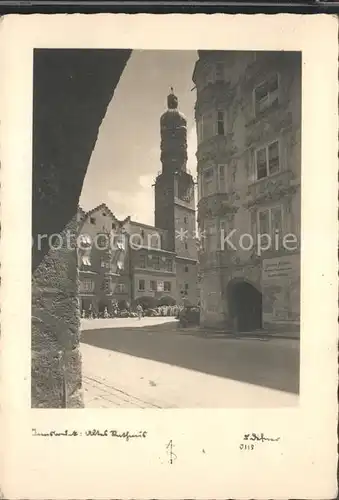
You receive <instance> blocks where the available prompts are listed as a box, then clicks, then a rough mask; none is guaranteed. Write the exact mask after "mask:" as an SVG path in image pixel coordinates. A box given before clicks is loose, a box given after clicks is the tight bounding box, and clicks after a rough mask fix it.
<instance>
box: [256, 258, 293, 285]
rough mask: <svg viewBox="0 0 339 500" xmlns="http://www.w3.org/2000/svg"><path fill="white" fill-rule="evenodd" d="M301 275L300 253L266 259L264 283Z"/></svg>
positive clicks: (263, 268) (263, 270)
mask: <svg viewBox="0 0 339 500" xmlns="http://www.w3.org/2000/svg"><path fill="white" fill-rule="evenodd" d="M299 275H300V255H299V254H293V255H285V256H283V257H276V258H274V259H264V260H263V267H262V283H263V285H265V284H269V283H272V282H277V283H279V282H281V281H284V280H293V279H295V278H296V277H298V276H299Z"/></svg>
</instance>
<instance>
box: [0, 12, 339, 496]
mask: <svg viewBox="0 0 339 500" xmlns="http://www.w3.org/2000/svg"><path fill="white" fill-rule="evenodd" d="M0 30H1V37H0V42H1V65H0V85H1V95H0V99H1V108H0V118H1V138H0V139H1V140H0V144H1V164H2V189H3V192H2V255H1V261H2V291H1V293H2V299H1V300H2V339H1V355H2V359H1V382H2V387H1V389H2V391H1V417H2V419H3V420H2V422H1V428H2V436H1V453H2V459H5V462H6V463H5V464H4V461H3V460H2V463H1V469H0V471H1V477H0V485H1V488H2V490H3V493H4V496H5V498H18V499H20V498H26V499H34V500H38V499H45V498H57V499H59V498H60V499H70V498H77V499H80V498H84V499H85V498H91V499H94V498H195V497H197V498H275V499H279V498H291V497H293V498H322V499H324V498H333V497H335V495H336V446H337V436H336V415H337V404H336V387H337V351H336V341H337V290H338V285H337V235H338V226H337V193H338V189H337V166H338V165H337V149H338V135H337V130H338V116H337V103H338V83H337V82H338V66H337V56H338V39H337V19H336V18H335V17H334V16H333V17H331V16H297V15H273V16H272V15H271V16H264V15H255V16H249V15H248V16H242V15H236V16H227V15H166V16H165V15H156V16H154V15H84V16H80V15H67V16H64V15H55V16H40V15H33V16H10V17H7V18H6V19H5V20H3V21H2V24H1V25H0ZM34 47H44V48H47V47H51V48H52V47H54V48H77V47H79V48H82V47H83V48H119V47H120V48H138V49H155V48H157V49H226V50H251V49H253V50H254V49H257V50H281V49H284V50H301V51H302V61H303V65H302V73H303V81H302V86H303V93H302V116H303V123H302V266H301V273H302V288H301V296H302V325H301V327H302V329H301V395H300V405H299V407H298V408H296V409H288V410H283V409H282V410H279V409H277V410H229V409H228V410H208V409H205V410H120V409H119V410H113V409H112V410H107V409H103V410H88V409H86V410H31V409H30V314H31V293H30V292H31V290H30V282H31V264H30V259H31V174H32V171H31V165H32V90H33V89H32V81H33V48H34ZM32 427H36V428H39V429H40V430H43V429H46V430H50V429H51V428H55V429H58V430H63V429H64V428H68V429H77V430H79V431H82V430H85V429H86V428H94V427H95V428H101V429H105V428H118V429H122V430H123V429H127V428H129V429H130V430H132V431H133V430H139V429H145V430H147V431H148V438H147V439H146V440H143V441H137V442H136V441H134V442H129V443H125V442H122V441H118V440H111V439H109V438H106V439H105V438H100V437H99V438H94V437H92V438H89V437H87V438H86V437H83V438H80V437H78V438H72V439H70V438H53V439H52V438H50V439H44V438H32V437H31V428H32ZM246 432H264V433H265V434H266V435H268V436H280V437H281V440H280V442H279V443H272V444H263V445H262V446H257V447H256V449H255V451H252V452H244V451H240V450H239V444H240V442H241V441H242V437H243V434H244V433H246ZM170 439H172V440H173V443H174V444H175V450H174V451H175V453H176V455H177V457H178V458H177V460H176V461H175V462H174V463H173V464H172V465H170V464H169V463H168V457H167V455H166V445H167V443H168V441H169V440H170ZM202 449H204V450H205V453H203V452H202Z"/></svg>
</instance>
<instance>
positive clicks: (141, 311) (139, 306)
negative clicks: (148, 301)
mask: <svg viewBox="0 0 339 500" xmlns="http://www.w3.org/2000/svg"><path fill="white" fill-rule="evenodd" d="M142 313H143V309H142V306H141V304H138V305H137V314H138V319H139V321H140V320H141V318H142Z"/></svg>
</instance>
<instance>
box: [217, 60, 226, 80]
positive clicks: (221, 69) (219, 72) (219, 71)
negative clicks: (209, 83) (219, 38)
mask: <svg viewBox="0 0 339 500" xmlns="http://www.w3.org/2000/svg"><path fill="white" fill-rule="evenodd" d="M215 81H216V82H223V81H224V65H223V63H217V64H216V66H215Z"/></svg>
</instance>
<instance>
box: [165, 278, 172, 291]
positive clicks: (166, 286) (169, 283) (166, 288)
mask: <svg viewBox="0 0 339 500" xmlns="http://www.w3.org/2000/svg"><path fill="white" fill-rule="evenodd" d="M170 291H171V282H170V281H164V292H170Z"/></svg>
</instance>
